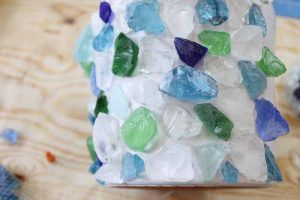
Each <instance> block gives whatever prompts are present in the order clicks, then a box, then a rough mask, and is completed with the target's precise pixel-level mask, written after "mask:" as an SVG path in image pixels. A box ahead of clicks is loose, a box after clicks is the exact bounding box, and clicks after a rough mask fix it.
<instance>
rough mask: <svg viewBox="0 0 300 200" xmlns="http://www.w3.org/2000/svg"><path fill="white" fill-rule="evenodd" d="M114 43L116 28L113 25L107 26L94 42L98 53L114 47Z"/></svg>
mask: <svg viewBox="0 0 300 200" xmlns="http://www.w3.org/2000/svg"><path fill="white" fill-rule="evenodd" d="M113 41H114V28H113V26H112V25H105V26H104V27H103V29H102V30H101V31H100V33H99V34H98V35H97V36H96V37H95V38H94V40H93V47H94V49H95V50H96V51H98V52H103V51H106V50H108V49H109V48H111V47H112V45H113Z"/></svg>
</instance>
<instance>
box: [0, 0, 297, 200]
mask: <svg viewBox="0 0 300 200" xmlns="http://www.w3.org/2000/svg"><path fill="white" fill-rule="evenodd" d="M97 2H98V1H95V0H86V1H81V0H72V1H70V0H43V1H37V0H26V1H25V0H0V24H1V31H0V67H1V70H0V129H4V128H8V127H13V128H15V129H17V130H20V132H21V137H20V140H19V144H18V145H16V146H11V145H7V144H6V143H4V142H3V141H0V163H1V164H2V165H4V166H6V167H7V168H8V169H9V170H11V171H12V172H14V173H18V174H22V175H24V176H25V177H26V181H25V182H24V183H23V185H22V188H21V191H20V193H21V197H22V198H24V199H32V200H41V199H43V200H60V199H62V200H65V199H68V200H69V199H70V200H92V199H109V200H114V199H122V200H126V199H130V200H141V199H149V200H152V199H153V200H164V199H172V200H179V199H209V200H217V199H222V200H224V199H230V200H235V199H242V198H243V199H252V200H253V199H264V200H268V199H272V200H274V199H285V200H287V199H299V197H300V171H299V169H298V170H297V168H296V167H294V166H293V165H292V164H291V159H290V157H289V152H290V150H291V149H295V150H297V151H298V152H300V133H299V132H298V133H297V130H300V129H299V128H300V123H299V121H298V120H297V119H296V118H295V117H293V116H292V115H290V114H289V112H288V106H286V105H285V104H284V102H283V101H282V98H278V104H279V105H280V110H281V111H282V112H283V113H284V114H285V115H286V116H287V118H288V119H289V121H290V123H291V133H290V134H289V135H288V136H286V137H282V138H280V140H279V142H278V143H279V145H278V146H279V148H278V150H277V152H276V153H277V155H278V163H279V165H280V168H281V170H282V173H283V176H284V180H285V181H284V182H283V183H281V184H278V185H274V186H272V187H270V188H262V189H220V188H219V189H213V188H206V189H176V190H175V189H116V188H114V189H111V188H101V187H99V186H98V185H97V183H96V182H95V180H94V179H93V177H92V176H91V175H90V174H89V173H88V172H87V171H88V167H89V165H90V164H91V160H90V158H89V155H88V153H87V151H86V146H85V140H86V138H87V136H88V135H89V134H90V133H91V126H90V124H89V123H88V121H87V117H86V116H87V103H88V102H89V100H90V97H91V95H90V92H89V87H88V84H87V81H86V79H85V78H84V76H83V72H82V71H81V69H80V68H79V66H78V65H77V64H76V63H75V61H74V59H73V57H72V51H73V48H74V44H75V41H76V38H77V36H78V34H79V33H80V32H81V30H82V29H83V27H84V26H85V24H87V22H88V20H89V16H90V13H91V12H92V11H95V9H96V8H97ZM296 44H297V45H296ZM299 44H300V21H296V20H292V19H286V18H279V19H278V34H277V54H278V56H279V57H280V58H282V60H283V61H284V62H285V63H286V64H287V65H291V64H292V63H293V62H295V61H296V59H297V58H299V55H300V45H299ZM280 89H281V86H280V84H279V85H278V90H280ZM278 96H279V95H278ZM45 151H51V152H53V153H54V154H55V155H56V156H57V162H56V163H55V164H49V163H48V162H47V161H46V159H45V155H44V154H45ZM297 197H298V198H297Z"/></svg>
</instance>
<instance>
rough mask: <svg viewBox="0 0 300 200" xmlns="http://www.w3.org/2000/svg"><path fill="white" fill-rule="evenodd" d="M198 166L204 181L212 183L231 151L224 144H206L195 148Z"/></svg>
mask: <svg viewBox="0 0 300 200" xmlns="http://www.w3.org/2000/svg"><path fill="white" fill-rule="evenodd" d="M195 151H196V157H197V162H198V165H199V166H200V170H201V174H202V177H203V179H204V181H211V180H212V179H213V178H214V177H215V175H216V173H217V171H218V169H219V168H220V165H221V163H222V161H223V160H224V158H225V157H226V156H227V154H228V153H229V149H228V147H227V146H225V145H224V144H213V143H211V144H206V145H201V146H197V147H195Z"/></svg>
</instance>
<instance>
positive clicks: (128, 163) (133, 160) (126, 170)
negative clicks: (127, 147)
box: [121, 153, 145, 182]
mask: <svg viewBox="0 0 300 200" xmlns="http://www.w3.org/2000/svg"><path fill="white" fill-rule="evenodd" d="M143 171H145V164H144V161H143V159H142V158H141V157H139V156H138V155H137V154H131V153H126V154H125V155H124V156H123V158H122V169H121V178H122V179H123V180H124V181H125V182H126V181H131V180H133V179H136V178H138V177H139V176H140V174H141V173H142V172H143Z"/></svg>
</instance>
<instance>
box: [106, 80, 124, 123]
mask: <svg viewBox="0 0 300 200" xmlns="http://www.w3.org/2000/svg"><path fill="white" fill-rule="evenodd" d="M108 110H109V111H110V112H112V113H114V114H115V115H117V116H118V117H119V118H121V119H125V118H126V117H127V116H128V111H129V100H128V98H127V97H126V95H125V93H124V91H123V89H122V88H121V86H120V85H114V86H113V88H112V89H111V94H110V99H109V103H108Z"/></svg>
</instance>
